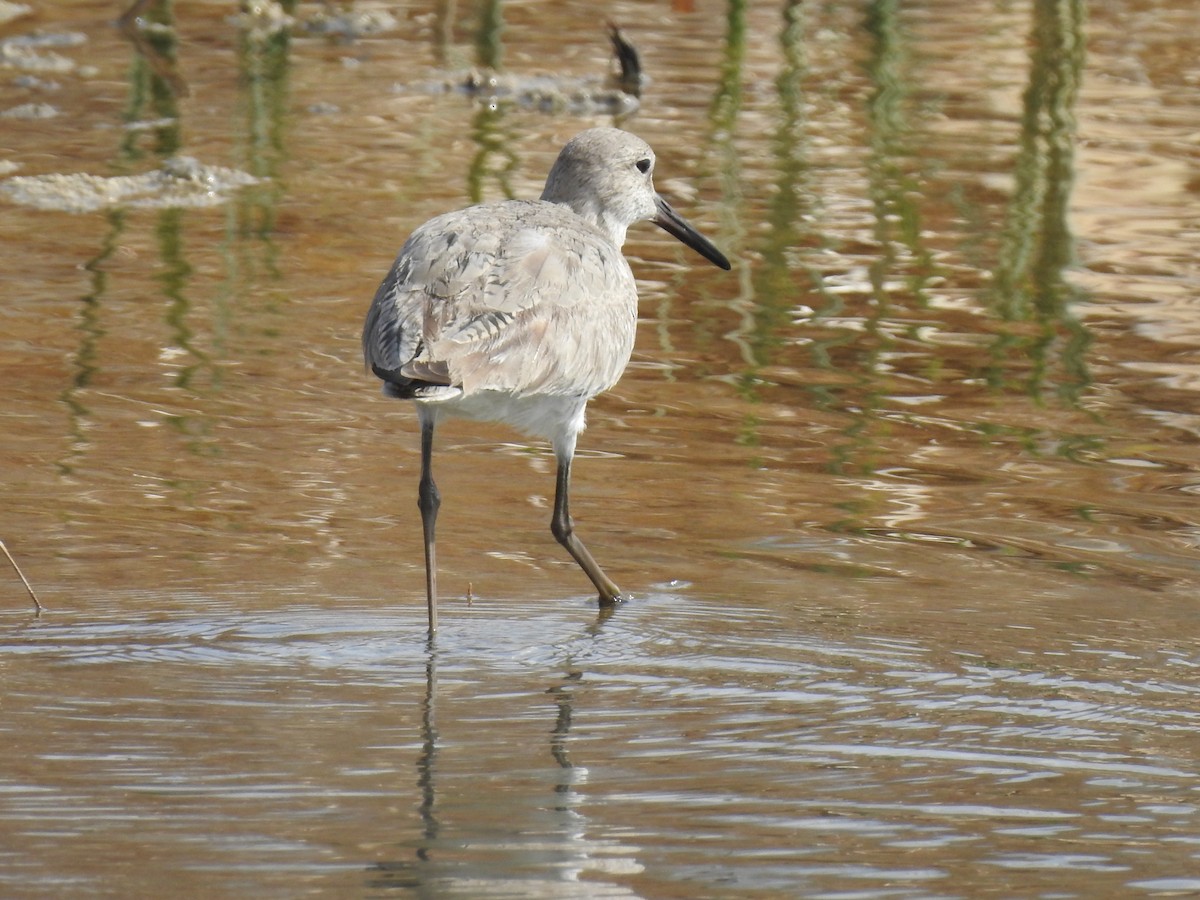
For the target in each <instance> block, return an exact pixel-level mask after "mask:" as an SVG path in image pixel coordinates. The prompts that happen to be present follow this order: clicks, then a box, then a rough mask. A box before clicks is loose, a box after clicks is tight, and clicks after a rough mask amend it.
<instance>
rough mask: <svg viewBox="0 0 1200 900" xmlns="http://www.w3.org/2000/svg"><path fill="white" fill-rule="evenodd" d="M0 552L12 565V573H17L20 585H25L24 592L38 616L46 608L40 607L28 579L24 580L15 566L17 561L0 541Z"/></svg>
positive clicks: (22, 574)
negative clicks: (27, 594)
mask: <svg viewBox="0 0 1200 900" xmlns="http://www.w3.org/2000/svg"><path fill="white" fill-rule="evenodd" d="M0 550H3V551H4V555H5V556H7V557H8V561H9V562H10V563H12V567H13V571H14V572H16V573H17V577H18V578H20V579H21V583H22V584H23V585H25V590H27V591H29V599H30V600H32V601H33V606H34V608H35V609H36V610H37V611H38V613H39V614H40V613H41V612H42V611H43V610H44V609H45V608H46V607H44V606H42V604H41V601H40V600H38V596H37V594H35V593H34V592H33V586H32V585H30V583H29V581H28V579H26V578H25V574H24V573H23V572H22V571H21V567H20V566H18V565H17V561H16V560H15V559H13V558H12V554H11V553H9V552H8V548H7V547H5V546H4V541H0Z"/></svg>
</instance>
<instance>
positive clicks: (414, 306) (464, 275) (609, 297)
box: [363, 200, 637, 401]
mask: <svg viewBox="0 0 1200 900" xmlns="http://www.w3.org/2000/svg"><path fill="white" fill-rule="evenodd" d="M636 322H637V288H636V284H635V282H634V279H633V273H632V272H631V271H630V269H629V264H628V263H627V262H626V261H625V258H624V257H623V256H622V254H621V251H620V249H619V248H618V247H616V246H615V245H614V244H613V243H612V241H611V240H610V239H609V238H608V237H607V236H606V235H605V234H604V233H603V232H601V231H600V230H599V229H597V228H596V227H594V226H593V225H591V224H589V223H588V222H586V221H585V220H583V219H582V218H580V217H579V216H578V215H576V214H575V213H574V212H572V211H571V210H569V209H567V208H566V207H563V206H559V205H558V204H555V203H549V202H545V201H527V200H508V201H502V202H499V203H489V204H482V205H479V206H473V207H469V208H467V209H464V210H460V211H458V212H453V213H448V214H446V215H442V216H438V217H437V218H434V219H431V220H430V221H428V222H426V223H425V224H424V225H422V226H421V227H420V228H418V229H417V230H416V231H415V232H413V234H412V236H411V237H410V238H409V239H408V241H407V242H406V243H405V245H404V247H403V248H402V249H401V250H400V253H399V255H398V256H397V258H396V261H395V263H394V264H393V265H392V268H391V271H389V272H388V275H387V277H386V278H385V279H384V281H383V283H382V284H381V285H380V286H379V290H378V291H377V292H376V294H375V300H374V302H373V303H372V306H371V310H370V312H369V314H368V316H367V321H366V325H365V327H364V329H363V354H364V357H365V359H366V362H367V365H368V367H370V368H372V369H373V370H374V371H375V372H376V373H377V374H378V375H379V376H380V377H381V378H383V379H384V380H385V381H386V382H388V383H389V385H390V386H391V389H392V391H393V393H396V394H397V395H398V396H410V397H414V398H416V399H425V400H429V401H434V400H437V399H439V397H442V398H446V399H450V398H453V397H457V396H461V395H466V396H470V395H472V394H475V393H478V392H481V391H491V392H503V393H506V394H509V395H513V396H530V395H557V396H564V397H566V396H571V397H579V398H588V397H592V396H594V395H596V394H598V393H600V392H601V391H604V390H607V389H608V388H610V387H612V385H614V384H615V383H616V381H617V379H618V378H619V377H620V375H621V372H622V371H623V370H624V368H625V365H626V363H627V362H628V361H629V355H630V353H631V352H632V349H633V337H634V330H635V326H636Z"/></svg>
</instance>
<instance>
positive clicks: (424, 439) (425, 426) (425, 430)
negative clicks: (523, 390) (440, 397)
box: [417, 406, 442, 634]
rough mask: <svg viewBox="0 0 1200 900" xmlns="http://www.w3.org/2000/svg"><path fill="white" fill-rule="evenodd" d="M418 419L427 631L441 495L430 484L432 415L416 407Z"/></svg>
mask: <svg viewBox="0 0 1200 900" xmlns="http://www.w3.org/2000/svg"><path fill="white" fill-rule="evenodd" d="M417 412H418V416H419V418H420V420H421V483H420V486H419V487H418V489H417V508H418V509H420V510H421V530H422V532H423V533H424V537H425V600H426V603H427V604H428V606H429V633H430V634H433V633H434V632H435V631H437V547H436V545H435V543H434V536H433V532H434V525H435V523H436V522H437V514H438V507H439V506H441V505H442V496H441V494H439V493H438V489H437V485H436V484H434V483H433V426H434V424H435V423H436V421H437V420H436V416H435V415H434V414H433V413H431V412H426V411H425V410H424V409H423V408H421V407H420V406H418V407H417Z"/></svg>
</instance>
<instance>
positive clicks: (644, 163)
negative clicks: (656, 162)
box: [637, 159, 650, 175]
mask: <svg viewBox="0 0 1200 900" xmlns="http://www.w3.org/2000/svg"><path fill="white" fill-rule="evenodd" d="M637 170H638V171H639V172H641V173H642V174H643V175H645V174H646V173H647V172H649V171H650V160H649V159H639V160H638V161H637Z"/></svg>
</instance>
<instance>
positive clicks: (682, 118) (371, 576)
mask: <svg viewBox="0 0 1200 900" xmlns="http://www.w3.org/2000/svg"><path fill="white" fill-rule="evenodd" d="M899 6H900V5H898V4H889V3H877V4H830V5H826V6H815V5H804V6H799V5H795V6H785V7H783V8H781V7H780V6H779V5H775V4H770V5H768V4H751V5H748V6H741V5H739V4H736V3H734V4H731V5H729V6H722V5H719V4H715V3H706V2H703V0H701V2H696V3H692V4H683V3H677V4H672V5H667V4H665V3H660V4H651V5H647V4H632V3H617V4H613V5H611V7H609V8H607V9H606V13H607V14H608V16H609V17H610V18H612V19H613V20H615V21H617V22H619V23H620V24H621V25H622V27H623V28H624V30H625V33H626V35H627V37H629V39H630V40H632V41H633V43H634V44H636V45H637V47H638V48H639V50H640V51H641V54H642V58H643V62H644V64H645V67H646V69H647V74H648V76H649V80H648V82H647V84H646V86H645V89H644V91H643V95H642V98H641V106H640V109H639V110H638V111H637V112H636V113H635V114H633V115H631V116H628V117H626V118H623V119H621V120H620V123H621V124H622V125H623V126H624V127H628V128H630V129H631V130H635V131H637V132H638V133H639V134H641V135H642V136H644V137H646V138H647V139H648V140H649V141H650V142H651V144H652V145H653V146H654V147H655V148H656V150H657V152H658V155H659V160H660V161H659V167H658V171H659V176H658V179H657V181H658V187H659V189H660V190H661V191H663V192H664V193H665V194H667V195H668V196H670V197H671V199H672V202H673V203H674V204H675V205H676V207H677V208H679V209H680V210H681V211H682V212H684V213H685V214H686V215H687V216H688V217H689V218H690V219H691V220H692V221H693V222H694V223H695V224H697V226H699V227H700V228H701V229H702V230H704V231H705V232H706V233H707V234H708V235H709V236H711V237H712V238H713V239H714V241H715V242H716V243H717V244H718V245H719V246H721V247H722V249H723V250H725V251H726V253H727V254H728V255H729V256H730V258H731V259H733V260H734V261H735V266H734V271H733V272H732V273H728V274H727V273H723V272H721V271H719V270H717V269H715V268H711V267H709V266H707V265H706V264H705V263H704V262H703V261H702V260H699V259H698V258H696V257H694V256H693V255H691V254H690V252H689V251H687V250H686V249H685V248H683V247H681V246H677V245H676V244H674V242H673V241H672V240H671V239H670V238H669V237H668V236H666V235H665V234H663V233H661V232H659V231H657V230H655V229H653V228H651V227H650V226H639V227H637V228H634V229H633V230H632V231H631V233H630V241H629V243H628V244H627V246H626V250H627V253H628V254H629V256H630V257H631V259H632V262H633V265H634V269H635V271H636V273H637V274H638V276H639V281H640V286H641V294H642V299H643V303H642V310H641V311H642V322H641V325H640V330H639V338H638V346H637V350H636V351H635V356H634V361H633V364H632V365H631V367H630V370H629V371H628V372H627V373H626V376H625V378H624V379H623V380H622V382H621V383H620V385H618V387H617V388H616V389H615V390H614V391H613V392H611V393H610V394H608V395H606V396H604V397H601V398H598V399H597V400H596V401H595V402H594V403H593V404H592V408H591V415H590V427H589V430H588V431H587V433H586V434H585V435H584V437H583V439H582V442H581V452H580V458H579V461H578V463H577V465H576V467H575V481H574V493H575V501H574V504H573V512H574V514H575V516H576V518H577V521H578V524H579V527H580V530H581V532H582V534H583V535H584V536H585V538H586V539H587V540H588V543H589V546H590V547H591V549H592V550H593V552H594V553H595V554H596V556H597V557H598V558H599V559H600V561H601V562H602V563H603V564H604V565H605V567H606V569H607V571H608V572H609V574H611V575H612V576H613V577H614V578H615V579H616V581H617V582H618V583H619V584H620V585H621V586H622V587H623V588H625V589H626V590H627V591H629V592H630V593H631V594H632V595H633V596H634V600H633V601H631V602H630V603H627V604H625V605H623V606H622V607H621V608H619V609H618V610H617V611H616V612H615V613H614V614H612V615H611V616H603V615H598V613H597V610H596V609H595V607H594V599H593V598H592V596H591V594H590V590H589V587H588V584H587V582H586V579H585V578H584V577H583V576H582V574H581V573H580V572H579V571H578V569H577V568H576V567H575V566H574V564H573V563H572V562H571V561H570V560H569V558H567V557H566V555H565V553H563V552H562V551H561V549H560V548H559V547H558V546H557V545H556V544H555V543H554V541H553V539H552V538H551V537H550V535H549V529H548V527H547V526H548V520H549V503H550V498H551V496H552V491H553V460H552V458H551V457H550V456H549V454H548V453H547V452H546V451H545V449H544V448H542V447H540V446H538V445H536V444H529V443H526V442H524V441H523V440H522V439H521V438H520V437H519V436H516V435H514V434H512V433H511V432H508V431H505V430H504V429H503V428H499V427H496V428H493V427H490V426H480V425H476V424H471V423H452V424H451V425H449V426H447V427H446V428H444V429H443V430H442V432H441V434H440V435H439V463H438V465H439V470H438V478H439V484H440V486H441V488H442V493H443V498H444V505H443V510H442V517H441V519H440V520H439V529H440V530H439V534H440V536H441V541H440V543H439V551H440V556H441V560H440V562H441V574H442V587H443V590H444V592H445V593H446V597H445V599H444V603H443V607H442V630H441V631H440V632H439V634H438V636H437V639H436V642H435V643H434V644H432V645H430V644H428V643H427V642H426V640H425V634H424V599H423V596H422V592H423V572H422V561H421V549H420V536H419V525H418V518H417V514H416V509H415V503H414V501H415V488H416V484H415V482H416V475H415V469H416V465H417V446H416V434H415V428H414V417H413V415H412V412H411V410H409V409H408V408H407V407H406V406H405V405H403V404H398V403H395V402H388V401H386V400H385V399H383V398H381V397H380V396H379V395H378V392H377V389H376V387H375V385H374V384H373V383H372V380H371V379H369V378H367V377H365V376H364V375H363V374H362V373H361V364H360V360H359V349H358V333H359V329H360V327H361V321H362V316H363V314H364V313H365V309H366V306H367V304H368V302H369V300H370V297H371V295H372V294H373V292H374V289H375V287H376V285H377V283H378V281H379V279H380V278H381V277H382V275H383V274H384V272H385V271H386V269H387V267H388V265H389V263H390V261H391V258H392V256H393V254H394V253H395V250H396V249H397V248H398V246H399V245H400V243H401V242H402V241H403V239H404V237H405V235H406V234H407V232H408V231H409V230H411V228H413V227H414V226H415V225H417V224H419V223H420V222H421V221H423V220H425V219H426V218H428V217H429V216H431V215H434V214H436V213H439V212H443V211H445V210H447V209H452V208H454V207H456V206H461V205H464V204H466V203H468V202H471V201H473V200H478V199H485V198H486V199H491V198H497V197H502V196H505V195H508V194H512V195H516V196H533V195H536V194H537V192H538V191H539V189H540V182H541V179H542V178H543V177H544V174H545V172H546V170H547V169H548V167H549V165H550V162H551V161H552V160H553V156H554V154H555V153H556V152H557V149H558V147H559V146H560V144H561V143H562V141H563V140H564V139H565V138H567V137H569V136H570V135H571V134H573V133H575V132H576V131H578V130H580V129H582V128H584V127H588V126H591V125H596V124H611V123H613V121H614V118H613V115H612V113H611V111H610V109H611V107H605V106H603V104H602V103H597V105H596V106H594V107H593V106H588V105H587V103H583V104H582V105H580V102H579V98H580V97H581V96H586V97H587V98H590V99H589V101H588V102H591V99H596V98H599V99H601V100H602V99H603V98H604V97H605V96H607V95H604V94H603V91H604V89H605V85H604V77H605V75H606V73H607V72H608V71H609V67H610V62H609V58H608V57H609V52H610V51H609V47H608V44H607V36H606V35H605V33H604V31H603V28H601V27H600V25H601V23H600V22H598V21H597V15H596V8H595V6H594V5H591V4H578V3H562V4H543V5H536V4H535V5H524V4H522V5H509V6H504V7H498V6H486V5H483V6H476V5H471V4H460V5H459V6H458V7H456V10H457V11H456V12H455V13H454V14H453V17H451V14H449V13H447V12H446V8H445V7H443V6H440V5H437V4H423V3H416V4H411V5H409V6H406V7H404V8H397V9H387V10H385V8H384V7H379V6H370V5H367V4H360V6H359V7H358V8H359V10H360V11H364V12H372V13H380V12H383V11H388V12H390V13H391V14H392V15H393V16H394V17H395V19H394V22H393V23H392V24H391V25H390V26H389V25H388V24H387V22H386V20H385V18H384V17H381V16H377V17H376V18H374V19H372V20H370V21H371V22H374V23H375V25H377V26H378V27H381V28H382V29H383V30H381V31H379V32H377V33H376V32H371V33H366V34H363V35H360V36H358V37H356V38H354V39H346V38H344V37H343V38H338V37H336V36H333V37H330V36H325V35H323V34H315V33H310V32H308V31H306V30H305V29H304V27H303V26H302V24H297V25H296V26H295V27H294V28H293V29H292V30H291V31H290V32H287V31H284V32H271V31H269V30H262V28H261V26H263V24H264V23H263V21H262V20H260V21H257V22H249V21H247V20H245V19H241V20H231V19H230V16H231V9H230V8H229V7H228V6H226V5H224V4H177V5H176V7H175V9H174V19H172V18H171V15H170V12H171V11H170V10H169V9H164V8H162V7H160V6H157V5H155V4H148V5H147V7H146V8H145V9H143V10H141V12H142V14H143V15H144V16H147V17H149V18H150V19H155V20H159V21H161V22H163V23H166V24H173V25H174V26H175V29H176V30H175V31H171V30H161V29H159V30H155V29H145V28H143V29H136V28H135V29H132V30H131V29H129V28H126V29H125V30H122V29H121V28H119V27H117V25H116V24H115V23H114V21H113V17H114V15H115V13H114V10H113V9H112V8H111V7H110V6H109V5H107V4H98V3H90V2H67V3H56V4H42V5H39V8H38V9H36V10H35V11H34V12H33V13H31V14H29V15H27V16H24V17H20V18H17V19H15V20H13V21H12V22H9V23H8V24H7V25H5V26H3V30H0V41H3V40H10V39H13V38H18V39H20V40H19V41H18V42H17V43H15V44H8V45H6V49H5V50H4V52H3V53H2V54H0V64H3V65H5V66H6V68H4V69H0V114H5V113H7V112H12V111H14V110H17V111H18V112H16V113H13V114H12V115H5V116H4V118H0V135H2V137H3V140H2V141H0V171H5V172H7V173H8V174H11V175H12V176H14V177H20V178H36V177H38V176H44V175H68V176H69V175H75V174H86V175H89V176H103V177H105V178H112V177H125V176H141V175H144V174H145V173H148V172H155V171H159V170H161V169H163V167H164V165H169V164H167V163H166V161H167V160H168V159H169V158H172V157H176V156H186V157H191V158H194V159H196V160H197V161H198V162H199V163H200V164H201V165H202V166H205V167H212V168H211V169H206V170H205V171H216V170H217V167H221V168H228V169H233V170H236V171H237V172H241V173H245V174H249V175H252V176H254V178H256V179H258V181H257V183H255V184H251V185H249V186H245V187H240V188H234V189H232V190H231V191H230V193H229V196H228V197H225V196H224V195H223V193H221V192H223V191H224V190H225V186H224V185H213V186H212V188H213V190H214V192H218V196H217V197H216V198H215V199H216V200H217V202H216V203H215V205H212V206H209V207H199V206H188V207H186V208H184V207H180V206H165V207H163V208H153V207H148V206H144V205H142V206H110V207H108V208H105V209H102V210H99V211H93V212H83V213H79V212H68V211H61V212H56V211H53V210H47V209H44V208H37V207H35V206H32V205H25V204H24V203H22V202H20V201H21V198H20V197H19V196H17V195H15V194H13V193H6V194H3V195H0V203H2V204H3V207H2V208H3V214H2V215H0V278H2V279H3V284H4V288H5V290H4V295H5V302H4V303H3V304H2V306H0V367H2V368H0V374H2V375H3V377H4V379H5V383H6V385H7V392H6V395H7V403H6V405H5V407H4V409H3V421H4V428H3V429H2V433H0V467H2V471H0V474H2V477H0V485H2V487H0V492H2V496H3V505H2V507H0V508H2V509H3V510H4V513H5V514H4V517H3V528H2V531H0V539H2V540H4V542H5V544H6V545H7V546H8V548H9V549H10V550H11V551H12V552H13V554H14V556H15V557H16V559H17V560H18V562H19V563H20V564H21V566H22V569H23V570H24V571H25V574H26V575H27V576H28V577H29V578H30V580H31V582H32V583H33V584H34V586H35V587H36V588H37V590H38V592H39V596H40V597H41V598H42V600H43V602H44V603H45V604H46V606H47V607H48V611H47V613H46V614H44V615H42V616H41V617H37V618H35V617H33V616H32V615H31V614H30V613H29V612H28V598H27V597H26V596H25V594H24V589H23V588H22V586H21V584H20V582H19V581H18V580H17V579H16V577H15V575H13V574H11V573H10V574H9V575H8V576H4V575H2V574H0V586H4V585H5V584H7V586H6V587H3V590H2V593H0V596H2V597H4V598H6V599H5V600H4V603H3V604H2V607H3V610H4V611H3V612H2V613H0V679H2V682H0V683H2V684H3V692H2V693H0V732H2V733H3V740H4V742H5V747H6V752H5V753H4V754H0V893H2V894H4V895H5V896H14V897H20V896H63V895H64V894H72V895H76V894H80V895H94V894H101V895H113V896H161V895H162V894H163V893H164V892H168V891H169V892H171V893H173V894H178V895H188V896H244V895H254V896H279V897H294V896H299V895H303V894H324V895H334V896H390V895H395V894H401V895H403V894H406V893H412V894H420V895H428V896H449V897H504V896H511V897H530V896H548V897H582V896H586V897H608V896H611V897H635V896H636V897H689V898H691V897H746V896H763V897H768V896H770V897H775V896H803V897H837V898H850V897H856V898H857V897H865V898H876V897H879V898H884V897H981V896H997V897H1017V896H1019V897H1081V898H1095V897H1100V898H1103V897H1128V896H1160V895H1161V896H1186V895H1189V894H1196V893H1200V874H1198V873H1200V751H1198V750H1197V746H1198V744H1197V740H1196V735H1197V731H1198V729H1200V655H1198V653H1197V649H1196V648H1197V646H1198V645H1197V637H1198V636H1200V611H1198V609H1200V607H1198V606H1197V602H1196V598H1197V595H1198V590H1197V588H1198V585H1200V515H1198V513H1197V496H1198V495H1200V451H1198V447H1200V442H1198V441H1197V438H1198V437H1200V408H1198V403H1197V393H1196V392H1197V389H1198V387H1200V381H1198V380H1197V377H1196V376H1197V372H1198V369H1197V365H1198V364H1200V329H1198V328H1197V326H1196V321H1197V318H1196V310H1197V304H1198V303H1200V268H1198V266H1197V261H1196V260H1197V257H1196V238H1197V234H1198V231H1197V227H1198V224H1200V221H1198V219H1197V215H1196V210H1197V209H1198V208H1200V206H1198V205H1197V196H1196V195H1197V189H1198V183H1197V179H1196V176H1195V173H1196V171H1197V162H1198V159H1200V148H1198V145H1197V143H1196V122H1197V121H1200V119H1198V118H1197V114H1196V111H1197V107H1198V106H1200V103H1198V101H1200V67H1198V64H1197V62H1196V58H1195V53H1194V38H1193V37H1192V36H1193V35H1194V34H1196V33H1197V30H1198V29H1200V10H1197V9H1194V8H1193V7H1194V4H1192V3H1191V2H1185V0H1173V2H1172V0H1162V2H1135V0H1122V2H1117V3H1111V4H1097V5H1096V6H1095V7H1094V8H1092V9H1090V10H1087V11H1086V15H1084V10H1083V8H1082V6H1081V5H1079V4H1071V3H1050V2H1045V3H996V4H987V5H985V6H982V7H980V8H979V10H977V11H974V12H973V13H972V15H971V16H969V17H967V16H964V15H963V14H962V12H961V8H960V6H959V5H956V4H948V3H940V2H929V3H924V4H917V5H904V6H903V8H898V7H899ZM293 11H294V13H295V15H296V16H297V17H298V19H300V20H302V22H303V21H311V20H313V19H314V18H315V17H316V16H317V15H318V14H319V13H320V11H321V10H320V8H318V7H317V6H315V5H314V6H311V7H310V6H308V5H300V6H297V7H296V8H295V9H294V10H293ZM501 23H502V26H503V27H502V28H501V27H498V25H499V24H501ZM359 24H362V22H360V23H359ZM367 24H370V22H368V23H367ZM325 30H326V31H328V30H329V28H328V27H326V29H325ZM30 36H34V37H33V38H31V37H30ZM30 54H32V55H33V57H34V58H35V61H34V62H30V58H31V56H30ZM484 65H492V66H496V65H499V66H500V67H501V68H502V69H503V72H504V75H505V78H507V79H509V80H508V81H505V82H504V84H505V86H506V88H507V87H508V86H511V85H516V86H517V87H518V88H519V89H525V88H528V86H529V85H531V84H532V85H535V86H536V89H537V91H539V92H541V93H538V94H537V95H536V96H537V97H538V98H540V99H538V100H537V102H532V103H524V102H522V97H523V96H524V97H525V99H526V100H528V97H529V94H528V93H527V94H525V95H522V94H521V91H520V90H517V91H516V92H510V93H507V94H505V95H504V96H502V97H499V98H498V99H496V100H495V101H494V102H489V101H488V100H487V98H483V97H479V96H472V95H470V94H468V93H466V92H464V91H461V90H458V89H457V88H455V87H454V85H455V84H457V83H458V82H459V81H460V80H461V78H462V76H461V75H460V74H458V73H461V72H462V71H464V70H466V69H467V68H469V67H471V66H484ZM547 85H549V86H551V87H553V86H555V85H558V86H561V88H562V91H563V94H562V97H563V98H566V100H564V101H563V102H562V103H561V104H560V103H558V102H557V101H555V102H552V100H553V99H554V98H551V99H547V95H546V93H545V91H546V90H548V88H547ZM581 92H582V93H581ZM567 100H570V101H571V102H567ZM43 105H44V106H48V107H52V108H53V110H55V111H56V113H57V114H56V115H48V114H46V112H45V110H44V109H43ZM31 110H32V111H40V112H37V114H36V115H35V114H34V112H31ZM5 163H11V165H4V164H5ZM89 183H91V182H89ZM2 184H3V182H2V181H0V185H2ZM191 187H193V188H194V187H195V185H192V186H191ZM4 565H7V563H6V561H5V562H4ZM468 598H470V599H468Z"/></svg>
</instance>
